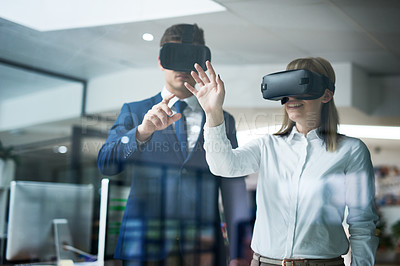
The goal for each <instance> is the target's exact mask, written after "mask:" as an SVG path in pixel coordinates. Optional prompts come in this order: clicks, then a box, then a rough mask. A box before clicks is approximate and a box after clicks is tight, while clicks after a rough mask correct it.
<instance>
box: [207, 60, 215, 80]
mask: <svg viewBox="0 0 400 266" xmlns="http://www.w3.org/2000/svg"><path fill="white" fill-rule="evenodd" d="M206 66H207V69H208V73H209V75H210V78H211V80H215V78H216V75H215V71H214V68H213V66H212V65H211V62H210V61H208V60H207V61H206Z"/></svg>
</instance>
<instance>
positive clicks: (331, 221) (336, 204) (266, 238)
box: [204, 124, 378, 266]
mask: <svg viewBox="0 0 400 266" xmlns="http://www.w3.org/2000/svg"><path fill="white" fill-rule="evenodd" d="M204 138H205V144H204V148H205V150H206V158H207V162H208V164H209V166H210V169H211V172H212V173H214V174H216V175H221V176H225V177H234V176H242V175H248V174H252V173H256V172H258V181H257V193H256V194H257V196H256V204H257V214H256V222H255V227H254V232H253V238H252V242H251V248H252V249H253V251H254V252H256V253H259V254H260V255H262V256H265V257H270V258H275V259H284V258H309V259H312V258H334V257H338V256H340V255H342V254H346V253H347V251H348V248H349V244H348V239H347V236H346V234H345V231H344V229H343V226H342V222H343V219H344V213H345V208H346V206H347V207H348V210H349V214H348V217H347V223H348V224H349V233H350V245H351V251H352V265H359V266H368V265H371V266H372V265H374V257H375V252H376V248H377V245H378V238H377V237H376V236H375V230H376V222H377V220H378V216H377V212H376V209H375V205H374V195H375V184H374V172H373V168H372V163H371V160H370V154H369V151H368V149H367V147H366V146H365V144H364V143H363V142H361V141H360V140H359V139H355V138H350V137H346V136H342V137H341V138H340V140H339V144H338V148H337V150H336V151H335V152H328V151H327V150H326V146H325V144H324V142H323V140H322V139H321V138H320V137H319V135H318V133H317V130H312V131H310V132H309V133H308V134H307V136H304V134H301V133H299V132H298V131H297V130H296V127H294V128H293V130H292V132H291V133H290V134H289V135H288V136H275V135H265V136H263V137H261V138H259V139H256V140H253V141H250V142H249V143H247V144H246V145H244V146H243V147H239V148H237V149H234V150H232V148H231V146H230V143H229V140H227V139H226V134H225V126H224V124H222V125H220V126H217V127H212V128H209V127H204Z"/></svg>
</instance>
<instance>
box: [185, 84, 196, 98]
mask: <svg viewBox="0 0 400 266" xmlns="http://www.w3.org/2000/svg"><path fill="white" fill-rule="evenodd" d="M185 87H186V88H187V89H188V90H189V91H190V92H191V93H193V95H194V96H197V90H196V88H194V87H193V86H192V85H190V84H189V83H187V82H185Z"/></svg>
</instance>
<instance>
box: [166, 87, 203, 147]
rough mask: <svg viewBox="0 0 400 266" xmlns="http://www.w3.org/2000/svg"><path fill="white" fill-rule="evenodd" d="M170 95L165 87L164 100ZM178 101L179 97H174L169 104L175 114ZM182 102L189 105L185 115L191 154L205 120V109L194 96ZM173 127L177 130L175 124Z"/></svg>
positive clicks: (184, 111) (184, 112)
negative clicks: (175, 105)
mask: <svg viewBox="0 0 400 266" xmlns="http://www.w3.org/2000/svg"><path fill="white" fill-rule="evenodd" d="M170 94H171V93H170V92H169V91H168V90H167V89H166V88H165V87H164V88H163V90H162V91H161V96H162V97H163V99H164V98H165V97H167V96H168V95H170ZM178 100H179V98H178V97H174V98H172V99H171V100H170V101H169V103H168V106H169V107H170V108H171V109H172V111H173V112H174V113H175V112H176V109H175V107H174V104H175V102H176V101H178ZM182 101H185V102H186V103H187V107H186V108H185V109H184V110H183V114H184V116H185V118H186V132H187V138H188V139H187V144H188V153H190V152H191V151H192V150H193V148H194V145H195V144H196V142H197V139H198V138H199V135H200V132H201V129H202V128H201V123H202V119H203V109H202V108H201V106H200V104H199V102H198V100H197V98H196V97H195V96H194V95H193V96H190V97H188V98H186V99H183V100H182ZM173 127H174V128H175V123H174V124H173Z"/></svg>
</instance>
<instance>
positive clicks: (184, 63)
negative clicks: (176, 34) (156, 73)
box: [160, 24, 211, 72]
mask: <svg viewBox="0 0 400 266" xmlns="http://www.w3.org/2000/svg"><path fill="white" fill-rule="evenodd" d="M193 33H194V26H193V25H190V24H186V25H184V30H183V34H182V40H181V41H182V43H165V44H164V45H163V46H162V47H161V49H160V62H161V65H162V67H163V68H166V69H171V70H175V71H181V72H190V71H192V70H193V71H196V69H195V68H194V64H195V63H198V64H199V65H200V66H201V67H202V68H203V69H204V70H207V67H206V61H207V60H208V61H211V51H210V49H209V48H208V47H207V46H205V45H199V44H193Z"/></svg>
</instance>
